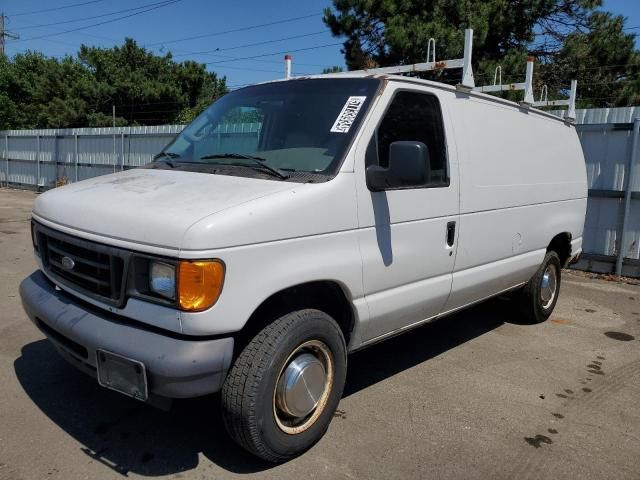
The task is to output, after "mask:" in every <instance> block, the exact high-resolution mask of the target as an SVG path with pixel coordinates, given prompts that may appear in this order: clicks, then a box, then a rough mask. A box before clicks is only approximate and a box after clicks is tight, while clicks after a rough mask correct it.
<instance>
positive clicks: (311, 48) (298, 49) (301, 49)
mask: <svg viewBox="0 0 640 480" xmlns="http://www.w3.org/2000/svg"><path fill="white" fill-rule="evenodd" d="M336 45H342V43H326V44H324V45H315V46H313V47H306V48H295V49H293V50H283V51H280V52H273V53H262V54H260V55H252V56H249V57H235V58H230V59H228V60H217V61H215V62H207V63H205V65H215V64H218V63H224V62H236V61H239V60H252V59H254V58H261V57H271V56H273V55H284V54H287V53H291V52H303V51H306V50H316V49H318V48H325V47H335V46H336Z"/></svg>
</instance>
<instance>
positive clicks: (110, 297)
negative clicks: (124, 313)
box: [37, 225, 125, 305]
mask: <svg viewBox="0 0 640 480" xmlns="http://www.w3.org/2000/svg"><path fill="white" fill-rule="evenodd" d="M37 238H38V245H39V250H40V254H41V256H42V263H43V267H44V269H45V271H47V273H50V274H52V275H53V276H54V277H56V278H58V279H59V280H61V281H62V283H64V284H65V285H67V286H69V288H73V289H76V290H79V291H80V292H81V293H85V294H88V295H90V296H92V297H98V298H100V299H102V300H106V301H107V302H108V303H111V304H114V305H118V304H120V303H121V300H122V299H123V290H124V289H123V276H124V273H125V272H124V270H125V268H124V267H125V259H124V257H123V255H122V254H121V253H120V251H119V250H118V249H114V248H111V247H107V246H106V245H101V244H99V243H94V242H89V241H86V240H82V239H79V238H76V237H72V236H70V235H66V234H63V233H60V232H57V231H53V230H50V229H48V228H44V227H42V226H41V225H38V226H37Z"/></svg>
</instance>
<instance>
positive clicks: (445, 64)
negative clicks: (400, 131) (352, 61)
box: [348, 58, 464, 75]
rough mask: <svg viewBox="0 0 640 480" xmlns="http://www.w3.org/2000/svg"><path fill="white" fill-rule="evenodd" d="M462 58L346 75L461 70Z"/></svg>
mask: <svg viewBox="0 0 640 480" xmlns="http://www.w3.org/2000/svg"><path fill="white" fill-rule="evenodd" d="M463 65H464V58H456V59H454V60H442V61H440V62H422V63H412V64H411V65H398V66H395V67H379V68H369V69H365V70H354V71H349V72H348V73H370V74H375V73H380V74H389V75H393V74H396V73H412V72H430V71H433V70H445V69H450V68H462V66H463Z"/></svg>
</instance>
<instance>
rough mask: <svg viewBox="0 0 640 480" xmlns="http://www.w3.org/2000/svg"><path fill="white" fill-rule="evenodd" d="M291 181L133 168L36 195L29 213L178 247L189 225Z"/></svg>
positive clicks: (288, 187)
mask: <svg viewBox="0 0 640 480" xmlns="http://www.w3.org/2000/svg"><path fill="white" fill-rule="evenodd" d="M295 186H296V185H295V184H290V183H286V182H280V181H272V180H264V179H256V178H244V177H233V176H228V175H210V174H206V173H194V172H184V171H172V170H148V169H137V170H129V171H127V172H122V173H116V174H113V175H105V176H102V177H97V178H93V179H90V180H84V181H82V182H78V183H74V184H71V185H67V186H64V187H59V188H55V189H53V190H49V191H48V192H46V193H43V194H42V195H40V196H39V197H38V198H37V200H36V202H35V203H34V206H33V213H34V214H35V215H37V216H39V217H41V218H43V219H45V220H49V221H51V222H54V223H57V224H60V225H64V226H67V227H70V228H74V229H77V230H81V231H84V232H88V233H92V234H96V235H101V236H107V237H111V238H117V239H121V240H127V241H132V242H136V243H143V244H146V245H154V246H159V247H166V248H172V249H179V248H180V247H181V244H182V240H183V236H184V234H185V232H186V231H187V230H188V229H189V227H190V226H191V225H193V224H194V223H196V222H198V221H199V220H201V219H203V218H205V217H207V216H210V215H213V214H215V213H218V212H221V211H223V210H226V209H229V208H232V207H235V206H238V205H240V204H243V203H247V202H251V201H253V200H256V199H258V198H261V197H265V196H267V195H272V194H274V193H277V192H281V191H285V190H291V189H292V188H293V187H295Z"/></svg>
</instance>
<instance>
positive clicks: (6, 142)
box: [4, 134, 9, 188]
mask: <svg viewBox="0 0 640 480" xmlns="http://www.w3.org/2000/svg"><path fill="white" fill-rule="evenodd" d="M4 158H5V160H6V162H7V173H6V175H7V176H6V177H5V180H6V181H7V182H6V183H7V188H9V135H8V134H7V135H5V136H4Z"/></svg>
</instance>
